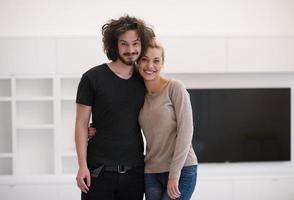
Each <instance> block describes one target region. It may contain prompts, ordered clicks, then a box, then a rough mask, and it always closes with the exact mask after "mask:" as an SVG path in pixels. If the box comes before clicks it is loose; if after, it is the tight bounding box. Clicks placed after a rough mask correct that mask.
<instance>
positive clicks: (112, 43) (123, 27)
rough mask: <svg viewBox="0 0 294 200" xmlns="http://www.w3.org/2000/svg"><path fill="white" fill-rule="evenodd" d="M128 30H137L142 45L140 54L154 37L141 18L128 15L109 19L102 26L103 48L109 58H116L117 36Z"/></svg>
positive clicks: (113, 59) (114, 59)
mask: <svg viewBox="0 0 294 200" xmlns="http://www.w3.org/2000/svg"><path fill="white" fill-rule="evenodd" d="M130 30H135V31H137V33H138V35H139V38H140V41H141V47H142V48H141V55H143V54H144V53H145V52H146V50H147V48H148V46H149V43H150V41H151V40H152V39H153V38H154V37H155V34H154V32H153V30H152V28H151V27H148V26H147V25H146V24H145V22H144V21H143V20H141V19H138V18H136V17H130V16H128V15H125V16H122V17H120V18H119V19H117V20H115V19H111V20H109V21H108V23H106V24H104V25H103V26H102V35H103V40H102V41H103V48H104V52H105V53H106V55H107V57H108V59H109V60H112V61H116V60H117V58H118V37H119V36H120V35H121V34H123V33H125V32H127V31H130Z"/></svg>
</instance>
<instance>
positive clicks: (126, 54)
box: [123, 52, 139, 56]
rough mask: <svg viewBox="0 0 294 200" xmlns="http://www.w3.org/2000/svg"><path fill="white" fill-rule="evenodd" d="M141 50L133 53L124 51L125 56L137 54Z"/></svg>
mask: <svg viewBox="0 0 294 200" xmlns="http://www.w3.org/2000/svg"><path fill="white" fill-rule="evenodd" d="M138 54H139V52H133V53H124V54H123V55H124V56H135V55H138Z"/></svg>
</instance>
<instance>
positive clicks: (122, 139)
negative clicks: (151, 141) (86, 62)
mask: <svg viewBox="0 0 294 200" xmlns="http://www.w3.org/2000/svg"><path fill="white" fill-rule="evenodd" d="M102 35H103V45H104V51H105V52H106V55H107V57H108V58H109V60H111V62H110V63H107V64H102V65H99V66H96V67H93V68H92V69H90V70H88V71H87V72H85V73H84V74H83V76H82V78H81V81H80V84H79V87H78V92H77V99H76V103H77V109H76V126H75V141H76V149H77V155H78V163H79V170H78V173H77V177H76V180H77V185H78V187H79V188H80V189H81V191H82V199H83V200H92V199H99V200H103V199H105V200H115V199H120V200H123V199H128V200H139V199H142V198H143V190H144V156H143V140H142V135H141V131H140V127H139V124H138V115H139V111H140V108H141V107H142V105H143V103H144V96H145V87H144V83H143V81H142V79H141V77H140V76H139V74H138V73H137V72H136V71H135V70H134V66H135V63H136V61H137V59H138V58H139V57H140V55H141V54H143V53H144V52H145V51H146V49H147V47H148V44H149V42H150V40H151V39H152V38H153V37H154V36H155V35H154V32H153V30H152V29H151V28H149V27H147V26H146V25H145V23H144V22H143V21H142V20H140V19H137V18H134V17H130V16H123V17H121V18H119V19H117V20H114V19H112V20H110V21H109V23H107V24H105V25H104V26H103V27H102ZM91 114H92V122H93V125H94V127H95V128H96V134H95V137H93V138H91V139H90V140H89V141H88V125H89V121H90V116H91Z"/></svg>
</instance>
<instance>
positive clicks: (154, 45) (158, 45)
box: [148, 37, 165, 63]
mask: <svg viewBox="0 0 294 200" xmlns="http://www.w3.org/2000/svg"><path fill="white" fill-rule="evenodd" d="M148 48H155V49H160V50H161V56H162V62H163V63H164V58H165V52H164V48H163V45H162V43H161V42H160V41H159V40H158V38H156V37H153V39H152V40H151V41H150V43H149V45H148Z"/></svg>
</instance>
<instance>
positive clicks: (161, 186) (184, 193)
mask: <svg viewBox="0 0 294 200" xmlns="http://www.w3.org/2000/svg"><path fill="white" fill-rule="evenodd" d="M168 174H169V173H168V172H163V173H145V178H144V179H145V180H144V181H145V198H146V200H168V199H170V198H169V197H168V195H167V191H166V186H167V182H168ZM196 179H197V165H193V166H186V167H183V169H182V170H181V177H180V180H179V190H180V192H181V196H180V198H178V200H189V199H190V198H191V196H192V194H193V192H194V189H195V186H196Z"/></svg>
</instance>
